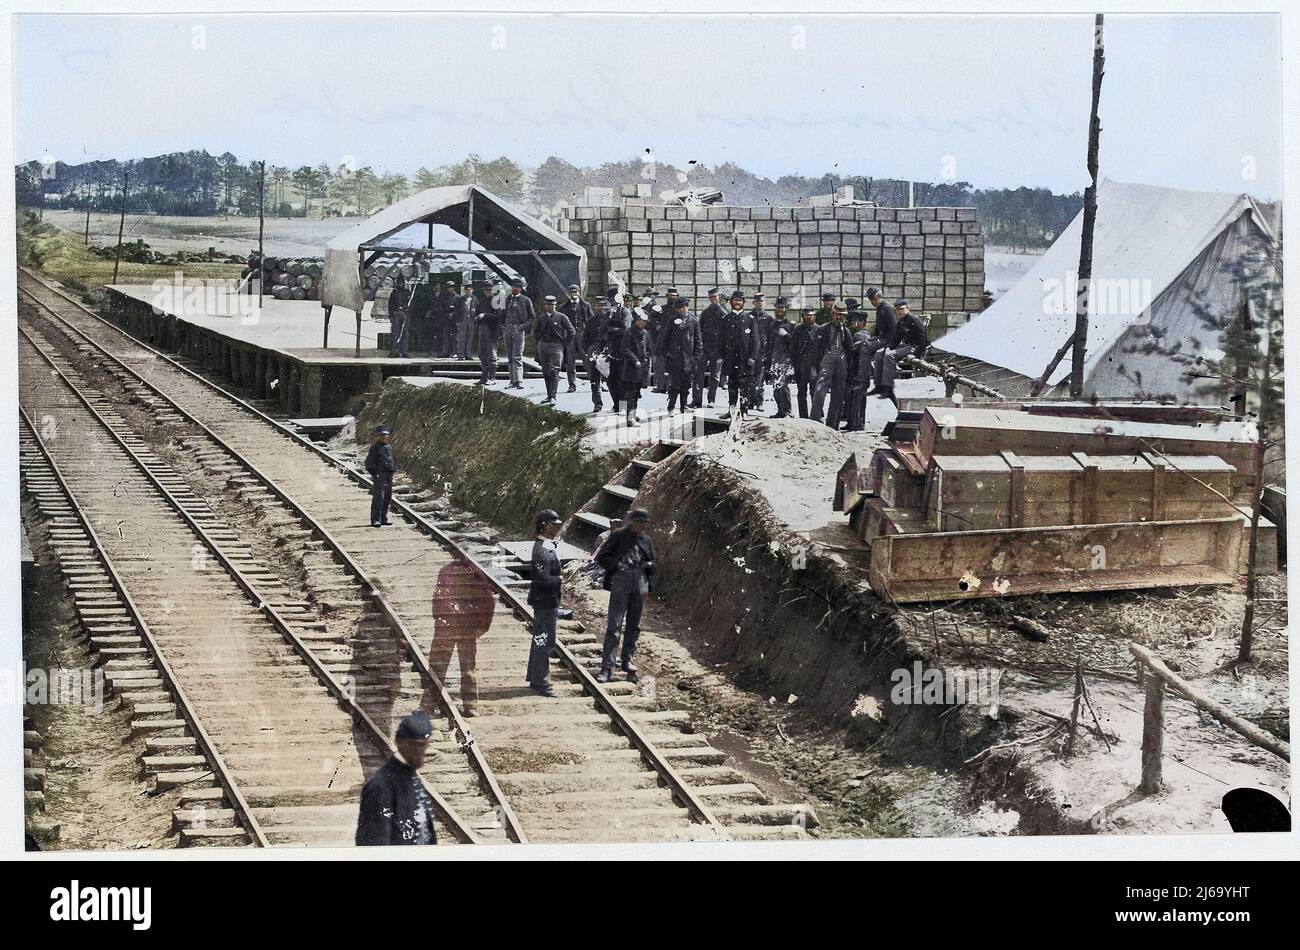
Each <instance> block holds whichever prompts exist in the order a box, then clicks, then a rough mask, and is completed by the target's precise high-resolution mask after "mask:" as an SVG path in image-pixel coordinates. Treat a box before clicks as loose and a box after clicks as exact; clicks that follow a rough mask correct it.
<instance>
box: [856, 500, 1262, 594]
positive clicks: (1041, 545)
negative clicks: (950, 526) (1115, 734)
mask: <svg viewBox="0 0 1300 950" xmlns="http://www.w3.org/2000/svg"><path fill="white" fill-rule="evenodd" d="M1241 541H1242V532H1241V527H1240V520H1239V519H1237V518H1232V517H1228V518H1215V519H1205V520H1198V521H1142V522H1130V523H1126V524H1102V525H1071V526H1059V525H1058V526H1050V527H1043V528H1003V529H990V530H982V531H952V532H934V533H928V534H927V533H914V534H893V535H887V536H883V537H880V538H877V539H876V540H875V542H873V543H872V545H871V566H870V570H869V576H868V579H869V581H870V583H871V587H872V590H874V591H875V592H876V594H877V595H878V596H879V597H880V598H881V599H882V600H885V601H890V602H894V603H913V602H918V601H933V600H965V599H968V598H973V597H1015V596H1023V595H1027V594H1040V593H1051V592H1084V591H1096V590H1124V589H1132V588H1142V587H1170V586H1185V585H1200V584H1231V583H1234V582H1235V581H1236V576H1237V565H1238V560H1239V558H1238V552H1239V550H1240V548H1241Z"/></svg>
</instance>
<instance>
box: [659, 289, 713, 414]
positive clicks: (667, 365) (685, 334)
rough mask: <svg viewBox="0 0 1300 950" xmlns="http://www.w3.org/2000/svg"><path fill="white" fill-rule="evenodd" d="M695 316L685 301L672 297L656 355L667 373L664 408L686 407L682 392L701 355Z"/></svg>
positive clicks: (692, 375)
mask: <svg viewBox="0 0 1300 950" xmlns="http://www.w3.org/2000/svg"><path fill="white" fill-rule="evenodd" d="M703 352H704V344H703V341H702V340H701V339H700V321H699V318H698V317H696V316H695V315H694V314H692V313H691V312H690V311H689V310H688V309H687V302H686V301H685V300H682V299H681V298H675V299H674V300H673V303H672V313H671V314H670V316H669V320H668V323H667V324H665V325H664V329H663V330H662V331H661V332H660V335H659V359H660V361H661V362H662V363H663V365H664V370H665V372H666V373H667V374H668V411H669V412H676V411H677V409H678V408H680V409H681V411H682V412H685V411H686V396H687V393H689V392H690V389H691V380H692V379H693V378H694V375H695V364H696V363H697V362H699V360H701V359H702V358H703Z"/></svg>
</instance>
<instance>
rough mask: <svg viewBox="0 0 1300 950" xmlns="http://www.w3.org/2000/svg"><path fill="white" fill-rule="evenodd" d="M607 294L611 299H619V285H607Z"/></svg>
mask: <svg viewBox="0 0 1300 950" xmlns="http://www.w3.org/2000/svg"><path fill="white" fill-rule="evenodd" d="M605 296H606V297H608V298H609V299H610V300H617V299H618V288H617V287H607V288H606V289H605Z"/></svg>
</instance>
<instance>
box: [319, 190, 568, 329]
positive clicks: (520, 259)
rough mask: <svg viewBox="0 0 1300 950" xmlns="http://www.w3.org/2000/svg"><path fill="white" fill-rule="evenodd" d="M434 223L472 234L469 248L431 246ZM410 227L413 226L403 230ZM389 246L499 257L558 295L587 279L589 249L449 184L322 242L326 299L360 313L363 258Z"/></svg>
mask: <svg viewBox="0 0 1300 950" xmlns="http://www.w3.org/2000/svg"><path fill="white" fill-rule="evenodd" d="M420 225H422V226H425V227H423V228H422V227H417V226H420ZM434 225H442V226H445V227H449V228H451V229H452V230H454V231H456V232H458V233H459V234H460V235H462V238H461V240H464V237H465V236H468V237H469V238H471V240H470V241H466V243H465V246H464V247H459V246H458V247H453V248H442V247H433V235H434V233H435V231H434V227H433V226H434ZM411 231H414V232H416V233H415V234H414V235H412V234H411V233H404V232H411ZM471 231H472V232H473V233H472V234H471V233H470V232H471ZM426 235H427V236H426ZM413 237H414V238H418V240H413V239H412V238H413ZM384 249H387V250H394V249H396V250H399V251H403V252H405V251H410V252H415V251H431V252H435V253H437V252H454V253H458V254H470V255H473V256H475V257H477V258H479V260H481V261H482V262H483V263H484V264H486V265H488V266H489V267H491V266H493V261H494V259H496V258H500V259H502V260H505V261H507V262H508V263H509V264H510V266H511V268H512V269H513V270H514V271H516V272H518V273H520V274H522V275H524V277H525V279H526V280H527V283H528V287H529V290H530V292H541V291H543V290H545V292H547V293H553V294H557V295H558V294H563V293H565V292H566V290H567V288H568V285H569V284H570V283H582V282H583V278H584V277H585V275H586V269H587V254H586V251H584V250H583V249H582V248H581V247H580V246H579V245H577V244H575V243H573V242H572V241H570V240H569V239H568V238H566V237H565V236H564V235H562V234H560V233H559V232H558V231H556V230H554V229H552V228H550V227H548V226H547V225H545V224H543V223H542V222H540V221H538V220H537V219H536V218H532V217H529V216H528V215H526V214H524V213H523V212H522V211H519V210H518V209H517V208H515V207H513V206H512V205H510V204H509V203H507V202H506V201H505V200H504V199H502V198H498V197H497V196H496V195H494V194H492V193H491V192H490V191H487V190H485V189H483V188H479V187H478V186H477V185H446V186H443V187H440V188H429V189H426V190H425V191H421V192H419V193H418V194H414V195H411V196H410V197H409V198H404V199H402V200H401V201H399V202H397V203H396V204H394V205H390V206H389V207H387V208H385V209H383V210H382V211H379V212H377V213H376V214H373V215H371V216H370V217H369V218H367V219H366V220H365V221H362V222H361V223H360V224H357V225H354V226H353V227H350V228H348V229H347V230H346V231H344V232H343V233H342V234H339V235H338V236H337V237H335V238H334V239H333V240H331V241H330V242H329V244H327V245H326V247H325V273H324V275H323V278H322V281H321V291H320V302H321V306H322V307H327V308H328V307H345V308H347V309H348V310H352V311H355V312H357V313H360V312H361V307H362V306H363V304H364V302H365V289H364V287H363V284H362V276H361V272H362V269H363V267H364V266H365V258H366V256H368V255H375V256H377V255H378V254H379V253H381V252H382V250H384Z"/></svg>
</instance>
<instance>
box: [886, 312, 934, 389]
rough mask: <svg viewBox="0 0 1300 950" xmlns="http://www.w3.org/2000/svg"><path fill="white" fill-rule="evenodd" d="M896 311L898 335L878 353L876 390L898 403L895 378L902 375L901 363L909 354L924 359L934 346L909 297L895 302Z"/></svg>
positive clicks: (895, 330) (896, 330)
mask: <svg viewBox="0 0 1300 950" xmlns="http://www.w3.org/2000/svg"><path fill="white" fill-rule="evenodd" d="M894 312H895V313H897V314H898V326H896V327H895V328H894V337H893V339H892V340H890V341H889V343H888V344H887V345H886V346H885V347H883V348H882V349H881V350H880V351H879V352H878V353H876V389H875V393H876V395H877V396H880V397H881V398H882V399H888V400H890V401H891V402H892V403H893V404H894V405H895V406H897V405H898V398H897V397H896V396H895V395H894V379H895V378H896V377H897V376H898V368H899V364H901V363H902V362H903V360H905V359H907V358H908V357H909V356H916V357H917V358H918V359H919V358H923V357H924V356H925V354H926V351H927V350H928V349H929V348H930V339H929V337H928V336H926V333H925V324H923V323H922V322H921V321H920V320H919V319H918V318H917V317H915V316H914V315H913V314H912V309H911V308H910V307H909V306H908V305H907V301H906V300H896V301H894Z"/></svg>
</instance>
